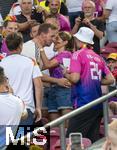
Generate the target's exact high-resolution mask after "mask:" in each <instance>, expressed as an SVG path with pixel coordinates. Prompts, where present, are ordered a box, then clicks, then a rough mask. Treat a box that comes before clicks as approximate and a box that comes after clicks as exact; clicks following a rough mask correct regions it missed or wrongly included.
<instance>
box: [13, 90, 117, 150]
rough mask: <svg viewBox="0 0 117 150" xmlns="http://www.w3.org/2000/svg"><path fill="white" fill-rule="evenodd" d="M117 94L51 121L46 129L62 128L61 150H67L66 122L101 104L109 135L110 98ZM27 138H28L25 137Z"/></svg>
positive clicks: (112, 93)
mask: <svg viewBox="0 0 117 150" xmlns="http://www.w3.org/2000/svg"><path fill="white" fill-rule="evenodd" d="M116 94H117V90H114V91H112V92H110V93H108V94H106V95H104V96H102V97H100V98H98V99H96V100H94V101H92V102H90V103H88V104H86V105H85V106H82V107H80V108H78V109H76V110H73V111H72V112H70V113H68V114H66V115H64V116H62V117H59V118H58V119H56V120H54V121H51V122H49V123H47V124H46V125H45V126H44V127H45V128H48V127H50V128H51V127H55V126H60V141H61V150H66V140H65V139H66V138H65V130H64V122H65V120H67V119H70V118H72V117H74V116H76V115H78V114H80V113H82V112H84V111H86V110H88V109H90V108H92V107H93V106H96V105H98V104H100V103H103V115H104V131H105V136H107V135H108V102H107V100H108V98H110V97H112V96H114V95H116ZM39 129H40V128H37V129H35V130H36V131H37V130H39ZM25 138H26V136H25ZM14 142H17V140H15V141H14Z"/></svg>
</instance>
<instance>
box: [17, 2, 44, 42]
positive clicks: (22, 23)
mask: <svg viewBox="0 0 117 150" xmlns="http://www.w3.org/2000/svg"><path fill="white" fill-rule="evenodd" d="M20 7H21V14H20V15H16V18H17V22H18V23H19V24H18V25H19V31H21V33H22V35H23V40H24V42H26V41H28V40H30V39H31V37H30V27H32V26H33V24H35V22H39V23H43V15H42V13H37V12H36V10H32V0H20Z"/></svg>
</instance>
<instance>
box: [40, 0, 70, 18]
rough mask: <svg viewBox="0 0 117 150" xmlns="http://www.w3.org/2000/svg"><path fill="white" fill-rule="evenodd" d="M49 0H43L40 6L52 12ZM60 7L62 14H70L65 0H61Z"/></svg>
mask: <svg viewBox="0 0 117 150" xmlns="http://www.w3.org/2000/svg"><path fill="white" fill-rule="evenodd" d="M49 2H50V0H42V1H41V2H40V3H39V6H41V7H42V8H44V9H46V11H47V12H48V13H49V12H50V9H49ZM60 5H61V6H60V9H59V12H60V13H61V14H62V15H65V16H67V15H68V10H67V7H66V5H65V3H64V0H60Z"/></svg>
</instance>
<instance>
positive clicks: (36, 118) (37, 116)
mask: <svg viewBox="0 0 117 150" xmlns="http://www.w3.org/2000/svg"><path fill="white" fill-rule="evenodd" d="M34 117H35V122H38V121H39V120H41V118H42V114H41V109H40V108H36V109H35V112H34Z"/></svg>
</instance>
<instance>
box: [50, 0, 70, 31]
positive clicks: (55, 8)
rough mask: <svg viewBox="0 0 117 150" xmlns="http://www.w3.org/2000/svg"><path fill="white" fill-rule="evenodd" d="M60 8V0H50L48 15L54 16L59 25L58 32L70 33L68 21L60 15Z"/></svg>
mask: <svg viewBox="0 0 117 150" xmlns="http://www.w3.org/2000/svg"><path fill="white" fill-rule="evenodd" d="M60 7H61V3H60V0H50V2H49V8H50V14H51V15H53V16H55V17H56V18H57V19H58V21H59V24H60V31H68V32H69V31H71V27H70V22H69V19H68V18H67V17H66V16H64V15H62V14H60V13H59V10H60Z"/></svg>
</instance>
